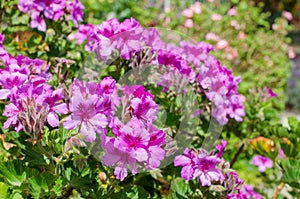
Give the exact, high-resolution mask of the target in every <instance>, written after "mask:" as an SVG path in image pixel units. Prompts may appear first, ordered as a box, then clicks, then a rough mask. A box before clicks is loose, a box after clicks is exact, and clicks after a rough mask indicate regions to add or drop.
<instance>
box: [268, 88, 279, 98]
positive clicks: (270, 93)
mask: <svg viewBox="0 0 300 199" xmlns="http://www.w3.org/2000/svg"><path fill="white" fill-rule="evenodd" d="M266 90H267V92H268V94H269V96H270V97H277V96H278V95H277V94H276V93H275V92H274V91H273V90H272V88H266Z"/></svg>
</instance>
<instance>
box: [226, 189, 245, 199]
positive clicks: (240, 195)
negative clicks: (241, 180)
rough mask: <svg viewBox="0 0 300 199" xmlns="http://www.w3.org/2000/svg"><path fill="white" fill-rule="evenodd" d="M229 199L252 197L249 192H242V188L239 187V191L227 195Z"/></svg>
mask: <svg viewBox="0 0 300 199" xmlns="http://www.w3.org/2000/svg"><path fill="white" fill-rule="evenodd" d="M226 198H227V199H250V197H249V196H248V194H246V193H244V192H242V191H241V190H240V189H237V193H230V194H228V195H227V196H226Z"/></svg>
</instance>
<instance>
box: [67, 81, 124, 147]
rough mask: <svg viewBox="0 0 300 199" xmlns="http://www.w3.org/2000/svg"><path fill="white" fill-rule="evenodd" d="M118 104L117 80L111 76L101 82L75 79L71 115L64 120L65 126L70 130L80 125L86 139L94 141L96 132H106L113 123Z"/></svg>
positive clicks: (81, 132)
mask: <svg viewBox="0 0 300 199" xmlns="http://www.w3.org/2000/svg"><path fill="white" fill-rule="evenodd" d="M118 105H119V97H118V94H117V87H116V82H115V80H113V79H112V78H111V77H107V78H105V79H103V80H102V81H101V83H94V82H88V83H85V82H80V81H79V80H75V81H74V83H73V86H72V97H71V99H70V104H69V107H70V112H71V115H69V116H68V117H67V118H66V120H65V121H64V127H65V128H66V129H68V130H71V129H74V128H77V127H78V128H79V133H80V134H82V135H84V136H85V141H87V142H93V141H95V139H96V132H97V133H106V127H107V126H110V127H111V126H112V125H113V124H112V121H113V117H114V114H115V111H116V107H117V106H118Z"/></svg>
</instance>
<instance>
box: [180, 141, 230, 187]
mask: <svg viewBox="0 0 300 199" xmlns="http://www.w3.org/2000/svg"><path fill="white" fill-rule="evenodd" d="M226 144H227V142H226V141H225V140H222V145H217V149H218V151H219V153H218V154H217V156H215V155H209V154H208V153H207V151H206V150H204V149H202V150H200V151H193V150H190V149H185V150H184V152H183V154H182V155H179V156H176V157H175V159H174V166H182V170H181V177H182V178H184V179H186V180H191V179H196V178H199V179H200V181H201V185H202V186H210V185H211V184H212V183H211V182H212V181H220V180H225V176H224V175H223V173H222V172H221V170H219V169H218V168H217V167H216V166H217V164H219V163H220V162H221V159H220V158H219V157H221V156H222V155H223V152H224V149H225V147H226Z"/></svg>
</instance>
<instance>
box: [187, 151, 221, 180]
mask: <svg viewBox="0 0 300 199" xmlns="http://www.w3.org/2000/svg"><path fill="white" fill-rule="evenodd" d="M194 161H195V170H194V176H193V178H198V177H199V178H200V181H201V185H202V186H210V185H211V181H213V180H214V181H219V180H224V179H225V178H224V176H223V174H222V172H221V171H220V170H219V169H217V168H216V166H217V164H218V163H220V162H221V160H220V159H219V158H217V157H215V156H207V154H206V153H203V152H200V153H199V154H198V155H197V156H196V157H195V159H194Z"/></svg>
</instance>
